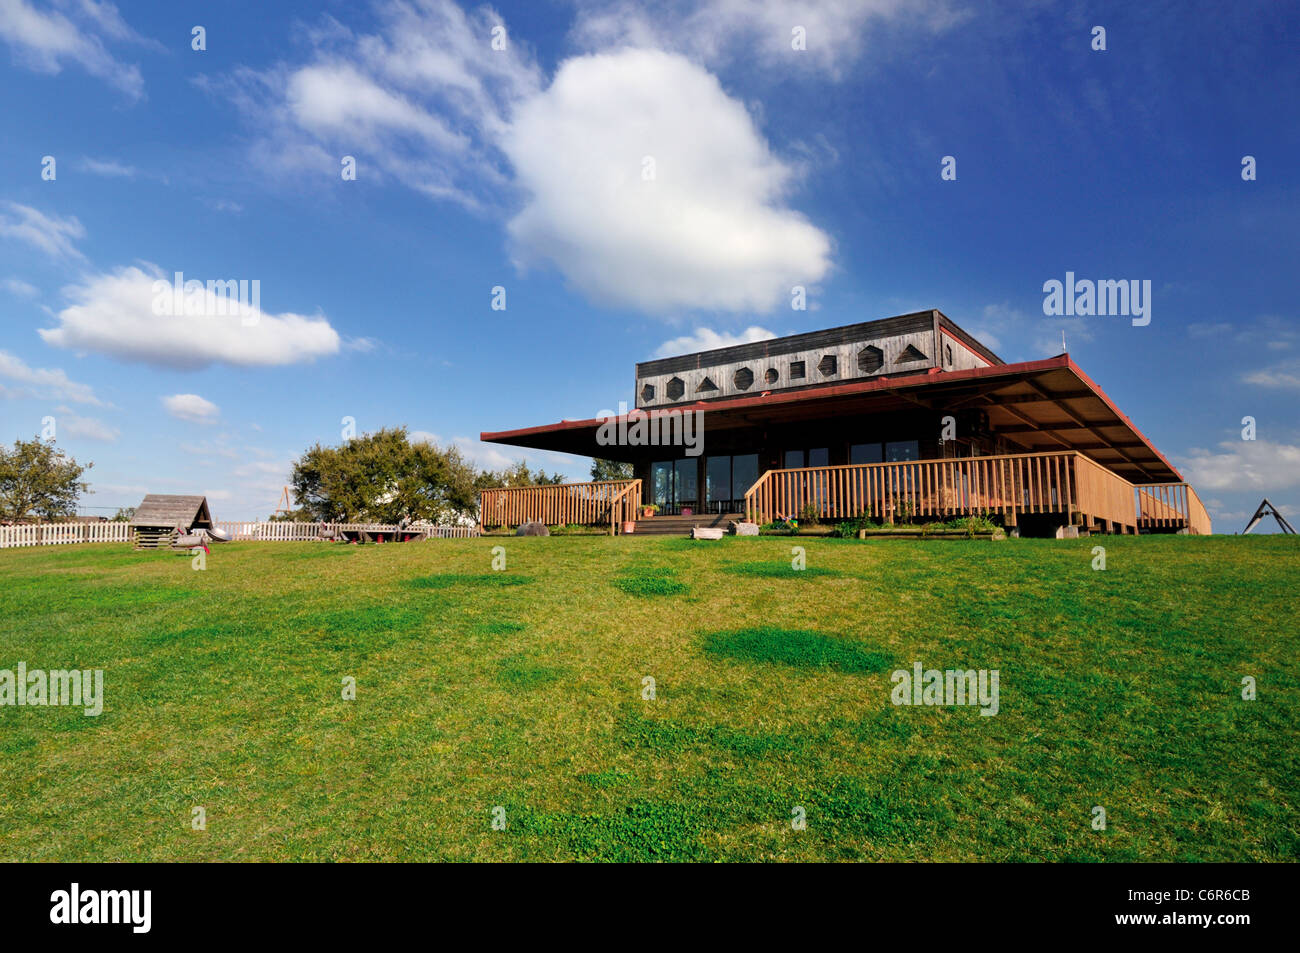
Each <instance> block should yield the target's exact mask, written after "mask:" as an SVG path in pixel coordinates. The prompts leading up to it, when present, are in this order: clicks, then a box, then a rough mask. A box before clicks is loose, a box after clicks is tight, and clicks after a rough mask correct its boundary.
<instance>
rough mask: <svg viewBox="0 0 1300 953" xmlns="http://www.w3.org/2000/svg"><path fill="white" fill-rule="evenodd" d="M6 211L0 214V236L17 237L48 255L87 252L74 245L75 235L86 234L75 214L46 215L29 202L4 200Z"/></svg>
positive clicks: (77, 255) (80, 257)
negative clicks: (21, 203) (62, 215)
mask: <svg viewBox="0 0 1300 953" xmlns="http://www.w3.org/2000/svg"><path fill="white" fill-rule="evenodd" d="M4 205H5V207H6V208H7V209H8V210H9V212H8V214H0V237H4V238H16V239H18V240H19V241H23V242H26V243H27V244H29V245H31V246H32V247H33V248H38V249H40V250H41V251H43V252H45V253H46V254H47V255H49V256H50V257H51V258H76V259H83V258H85V257H86V256H85V255H83V254H82V253H81V252H80V251H78V250H77V248H76V246H75V245H73V240H74V239H81V238H85V237H86V229H85V226H83V225H82V224H81V222H79V221H77V218H76V216H71V215H70V216H68V217H67V218H62V217H60V216H58V215H46V214H44V213H43V212H38V211H37V210H36V209H34V208H32V207H31V206H30V205H19V204H18V203H17V202H5V203H4Z"/></svg>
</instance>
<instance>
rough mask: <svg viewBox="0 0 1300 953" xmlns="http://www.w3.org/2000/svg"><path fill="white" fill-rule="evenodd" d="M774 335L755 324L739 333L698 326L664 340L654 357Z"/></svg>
mask: <svg viewBox="0 0 1300 953" xmlns="http://www.w3.org/2000/svg"><path fill="white" fill-rule="evenodd" d="M774 337H776V335H775V334H774V333H773V332H771V331H769V330H768V329H767V328H760V327H758V326H757V325H754V326H752V327H748V328H745V330H743V331H741V332H740V333H739V334H731V333H728V332H725V331H723V332H719V331H714V330H713V329H712V328H699V329H698V330H696V331H695V332H694V333H693V334H686V335H683V336H682V337H679V338H673V339H672V340H671V341H665V342H664V343H663V344H661V345H659V349H658V350H657V351H655V354H654V356H655V357H675V356H677V355H678V354H694V353H695V352H696V351H712V350H715V349H717V348H720V347H731V346H732V345H733V344H750V343H752V342H754V341H766V340H768V339H770V338H774Z"/></svg>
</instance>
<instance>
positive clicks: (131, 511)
mask: <svg viewBox="0 0 1300 953" xmlns="http://www.w3.org/2000/svg"><path fill="white" fill-rule="evenodd" d="M134 516H135V507H134V506H119V507H118V508H117V512H116V513H114V514H113V522H114V523H129V522H131V519H132V517H134Z"/></svg>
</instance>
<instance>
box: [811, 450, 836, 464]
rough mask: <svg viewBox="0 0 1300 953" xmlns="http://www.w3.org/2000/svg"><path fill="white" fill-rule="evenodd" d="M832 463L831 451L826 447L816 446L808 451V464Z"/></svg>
mask: <svg viewBox="0 0 1300 953" xmlns="http://www.w3.org/2000/svg"><path fill="white" fill-rule="evenodd" d="M830 465H831V452H830V450H828V449H827V448H826V447H815V448H813V449H812V450H809V451H808V466H810V467H828V466H830Z"/></svg>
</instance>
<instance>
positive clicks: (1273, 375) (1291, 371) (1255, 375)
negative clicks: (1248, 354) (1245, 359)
mask: <svg viewBox="0 0 1300 953" xmlns="http://www.w3.org/2000/svg"><path fill="white" fill-rule="evenodd" d="M1242 380H1244V381H1245V382H1246V383H1247V384H1255V385H1257V386H1259V387H1273V388H1287V389H1295V388H1300V361H1288V362H1286V363H1283V364H1276V365H1274V366H1273V367H1265V368H1261V369H1260V370H1257V371H1251V372H1250V373H1248V374H1246V375H1245V376H1244V377H1243V378H1242Z"/></svg>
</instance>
